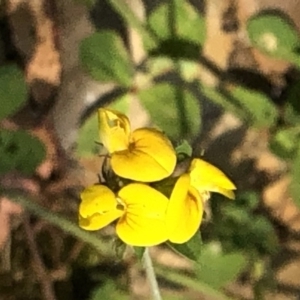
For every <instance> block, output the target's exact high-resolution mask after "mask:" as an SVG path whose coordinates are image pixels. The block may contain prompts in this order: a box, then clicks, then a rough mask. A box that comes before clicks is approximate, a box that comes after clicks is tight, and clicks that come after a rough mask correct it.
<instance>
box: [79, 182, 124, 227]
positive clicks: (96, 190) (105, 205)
mask: <svg viewBox="0 0 300 300" xmlns="http://www.w3.org/2000/svg"><path fill="white" fill-rule="evenodd" d="M80 196H81V200H82V201H81V203H80V206H79V226H80V227H82V228H83V229H86V230H97V229H100V228H103V227H105V226H106V225H108V224H109V223H111V222H113V221H114V220H116V219H117V218H119V217H120V216H121V215H122V214H123V211H121V210H119V209H117V204H118V203H117V200H116V197H115V195H114V193H113V192H112V191H111V190H110V189H109V188H108V187H106V186H104V185H93V186H91V187H88V188H86V189H85V190H84V191H83V192H82V193H81V195H80Z"/></svg>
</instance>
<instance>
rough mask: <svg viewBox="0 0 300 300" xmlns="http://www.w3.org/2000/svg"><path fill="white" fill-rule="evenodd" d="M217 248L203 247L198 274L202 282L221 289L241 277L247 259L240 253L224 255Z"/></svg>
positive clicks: (214, 246) (212, 245) (213, 246)
mask: <svg viewBox="0 0 300 300" xmlns="http://www.w3.org/2000/svg"><path fill="white" fill-rule="evenodd" d="M216 246H217V245H214V244H209V245H206V246H205V247H203V250H202V253H201V257H200V265H199V267H198V268H197V271H196V272H197V275H198V277H199V279H200V280H201V281H203V282H205V283H207V284H208V285H210V286H212V287H214V288H215V289H220V288H221V287H223V286H224V285H225V284H227V283H229V282H231V281H233V280H234V279H235V278H236V277H237V276H238V275H239V273H240V272H241V271H242V270H243V268H245V266H246V259H245V257H244V256H243V255H242V254H241V253H239V252H232V253H229V254H223V253H222V252H221V251H220V250H219V249H218V248H217V247H216Z"/></svg>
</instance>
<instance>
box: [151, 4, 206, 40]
mask: <svg viewBox="0 0 300 300" xmlns="http://www.w3.org/2000/svg"><path fill="white" fill-rule="evenodd" d="M171 13H173V16H170V14H171ZM171 20H174V23H175V24H170V21H171ZM148 22H149V26H150V28H151V29H152V31H153V32H154V33H155V34H156V36H158V37H159V38H160V39H161V40H169V39H172V38H174V36H172V27H173V28H174V29H175V34H176V37H178V38H180V39H183V40H186V41H189V42H192V43H196V44H198V45H202V44H203V43H204V41H205V33H206V28H205V20H204V17H203V16H201V15H200V14H199V13H198V12H197V11H196V10H195V8H194V7H193V6H192V5H191V4H189V3H188V2H187V1H182V0H175V1H172V2H171V1H169V2H168V3H163V4H161V5H159V6H158V7H157V8H156V9H155V10H154V11H153V12H152V13H151V15H150V16H149V20H148Z"/></svg>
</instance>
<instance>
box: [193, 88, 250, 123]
mask: <svg viewBox="0 0 300 300" xmlns="http://www.w3.org/2000/svg"><path fill="white" fill-rule="evenodd" d="M198 88H199V92H200V93H201V94H202V95H203V97H205V98H208V99H209V100H211V101H212V102H214V103H215V104H217V105H219V106H221V107H222V108H223V109H225V110H227V111H230V112H232V113H233V114H235V115H236V116H237V117H238V118H240V119H245V118H246V114H245V111H244V110H242V109H241V108H239V107H238V106H237V105H236V103H234V102H233V101H232V99H230V98H229V97H228V92H227V91H226V90H221V89H216V88H213V87H210V86H207V85H202V84H200V83H199V85H198Z"/></svg>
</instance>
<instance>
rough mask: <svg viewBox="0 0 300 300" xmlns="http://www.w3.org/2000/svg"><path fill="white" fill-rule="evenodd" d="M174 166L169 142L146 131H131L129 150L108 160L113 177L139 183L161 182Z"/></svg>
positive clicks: (158, 135)
mask: <svg viewBox="0 0 300 300" xmlns="http://www.w3.org/2000/svg"><path fill="white" fill-rule="evenodd" d="M175 165H176V154H175V151H174V149H173V147H172V145H171V142H170V141H169V140H168V139H167V138H166V136H165V135H164V134H163V133H161V132H160V131H158V130H155V129H148V128H142V129H137V130H135V131H134V132H133V133H132V137H131V144H130V147H129V150H128V151H123V152H118V153H114V154H113V155H112V157H111V166H112V169H113V170H114V172H115V173H116V174H117V175H119V176H121V177H124V178H128V179H131V180H137V181H141V182H152V181H158V180H161V179H164V178H166V177H168V176H170V175H171V174H172V172H173V171H174V168H175Z"/></svg>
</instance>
